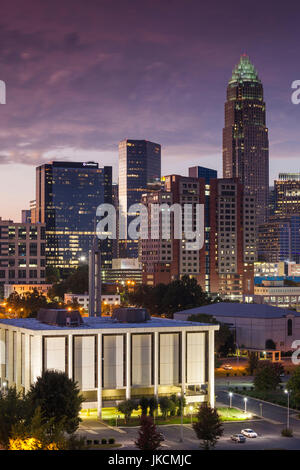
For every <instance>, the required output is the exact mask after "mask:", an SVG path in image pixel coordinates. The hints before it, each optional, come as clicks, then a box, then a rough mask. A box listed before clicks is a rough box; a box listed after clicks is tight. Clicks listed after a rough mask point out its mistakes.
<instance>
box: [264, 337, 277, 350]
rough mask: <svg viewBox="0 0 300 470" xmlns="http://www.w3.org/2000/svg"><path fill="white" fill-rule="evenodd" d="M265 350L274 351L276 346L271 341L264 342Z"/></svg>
mask: <svg viewBox="0 0 300 470" xmlns="http://www.w3.org/2000/svg"><path fill="white" fill-rule="evenodd" d="M266 349H276V344H275V343H274V341H273V340H272V339H267V340H266Z"/></svg>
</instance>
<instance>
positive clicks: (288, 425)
mask: <svg viewBox="0 0 300 470" xmlns="http://www.w3.org/2000/svg"><path fill="white" fill-rule="evenodd" d="M284 393H286V394H287V397H288V409H287V429H289V427H290V391H289V390H287V389H285V391H284Z"/></svg>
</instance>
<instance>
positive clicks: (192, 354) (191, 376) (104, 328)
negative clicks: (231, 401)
mask: <svg viewBox="0 0 300 470" xmlns="http://www.w3.org/2000/svg"><path fill="white" fill-rule="evenodd" d="M67 320H68V321H67V322H66V323H65V326H61V325H59V324H56V323H54V324H53V323H52V324H49V323H44V322H41V321H39V320H37V319H31V318H25V319H24V318H18V319H4V320H2V319H1V320H0V379H1V386H3V383H4V382H6V384H7V385H8V386H11V385H16V387H17V389H18V390H24V391H25V392H27V391H28V390H29V388H30V385H31V384H33V383H34V382H35V381H36V379H37V377H39V376H40V375H41V374H42V372H43V371H44V370H49V369H50V370H51V369H52V370H58V371H62V372H65V373H66V374H68V376H69V377H70V378H72V379H74V380H75V381H76V382H78V386H79V388H80V390H81V392H82V394H83V396H84V398H85V402H84V403H83V407H85V408H97V409H98V414H99V416H101V410H102V408H103V407H108V406H115V405H116V404H117V403H118V402H119V401H122V400H124V399H129V398H140V397H141V396H153V395H155V396H157V397H159V396H162V395H171V394H174V393H181V394H184V395H185V398H186V402H187V403H197V402H198V403H199V402H203V401H208V402H209V403H210V405H211V406H213V407H214V404H215V392H214V334H215V330H218V328H219V326H218V325H211V324H201V323H197V322H187V321H174V320H168V319H164V318H156V317H151V318H150V319H149V320H148V321H144V322H133V323H132V322H126V321H122V320H121V321H119V320H116V319H113V318H101V317H88V318H82V319H80V323H78V324H76V322H75V323H74V322H72V321H70V320H71V319H67Z"/></svg>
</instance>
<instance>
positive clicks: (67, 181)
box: [35, 161, 112, 269]
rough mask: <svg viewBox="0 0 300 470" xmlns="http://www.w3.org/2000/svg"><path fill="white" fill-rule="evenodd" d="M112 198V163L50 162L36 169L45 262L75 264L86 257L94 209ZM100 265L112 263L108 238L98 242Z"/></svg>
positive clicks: (94, 213)
mask: <svg viewBox="0 0 300 470" xmlns="http://www.w3.org/2000/svg"><path fill="white" fill-rule="evenodd" d="M111 202H112V167H110V166H107V167H104V168H99V166H98V163H94V162H83V163H79V162H57V161H55V162H52V163H49V164H45V165H41V166H39V167H37V169H36V209H35V219H36V221H37V222H41V223H45V224H46V242H47V243H46V260H47V265H52V266H56V267H58V268H65V269H69V268H74V267H76V266H78V264H79V262H80V260H85V261H86V262H87V260H88V252H89V250H90V248H91V244H92V240H93V237H94V233H95V221H96V209H97V207H98V206H99V205H100V204H102V203H111ZM101 252H102V265H103V267H104V268H105V267H110V266H111V258H112V253H111V240H103V242H101Z"/></svg>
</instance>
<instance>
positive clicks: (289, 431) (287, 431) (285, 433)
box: [281, 428, 293, 437]
mask: <svg viewBox="0 0 300 470" xmlns="http://www.w3.org/2000/svg"><path fill="white" fill-rule="evenodd" d="M281 435H282V436H283V437H293V430H292V429H291V428H283V429H282V431H281Z"/></svg>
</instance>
